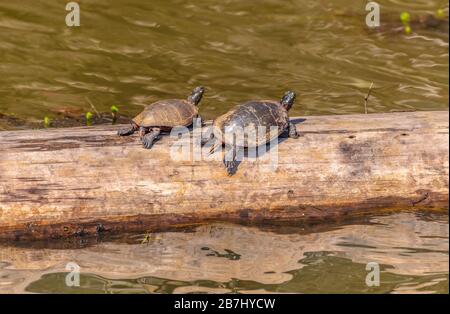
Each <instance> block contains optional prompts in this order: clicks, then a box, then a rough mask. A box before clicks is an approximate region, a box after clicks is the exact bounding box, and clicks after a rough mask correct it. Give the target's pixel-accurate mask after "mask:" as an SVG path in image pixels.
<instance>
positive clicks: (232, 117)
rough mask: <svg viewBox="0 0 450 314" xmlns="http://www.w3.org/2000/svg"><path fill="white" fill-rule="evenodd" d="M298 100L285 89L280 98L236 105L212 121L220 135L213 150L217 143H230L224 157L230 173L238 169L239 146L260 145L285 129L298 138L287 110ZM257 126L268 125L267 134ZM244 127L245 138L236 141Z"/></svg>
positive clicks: (212, 149) (216, 135)
mask: <svg viewBox="0 0 450 314" xmlns="http://www.w3.org/2000/svg"><path fill="white" fill-rule="evenodd" d="M294 101H295V93H294V92H291V91H289V92H286V93H285V94H284V96H283V98H282V99H281V101H280V102H278V101H272V100H252V101H248V102H245V103H242V104H240V105H237V106H236V107H234V108H233V109H231V110H230V111H228V112H227V113H225V114H224V115H222V116H220V117H219V118H217V119H216V120H215V121H214V123H213V134H212V137H213V138H214V137H215V138H216V139H218V141H217V142H216V144H215V145H214V146H213V147H212V148H211V153H212V152H213V151H214V149H215V147H217V144H218V145H220V144H225V145H228V146H231V149H230V150H228V151H227V153H226V154H225V157H224V164H225V167H226V169H227V173H228V174H229V175H233V174H234V173H235V171H236V167H237V162H236V153H237V149H239V147H258V146H260V145H264V144H266V143H268V142H270V141H271V140H272V139H274V138H276V137H278V136H279V135H281V134H282V133H284V132H286V131H287V132H288V135H289V137H291V138H297V137H298V134H297V130H296V128H295V125H294V124H293V123H292V122H289V116H288V111H289V109H291V107H292V105H293V104H294ZM272 126H273V127H277V129H276V130H277V131H278V132H271V127H272ZM258 127H265V134H257V132H258ZM240 131H243V134H242V135H243V136H242V138H241V139H242V142H241V143H236V140H235V137H236V136H237V135H233V134H238V133H239V132H240ZM250 135H253V136H250Z"/></svg>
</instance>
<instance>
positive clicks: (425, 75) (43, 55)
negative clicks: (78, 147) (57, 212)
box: [0, 0, 449, 129]
mask: <svg viewBox="0 0 450 314" xmlns="http://www.w3.org/2000/svg"><path fill="white" fill-rule="evenodd" d="M444 3H445V2H444ZM442 5H443V2H442V1H438V0H433V1H432V0H427V1H414V2H412V1H405V0H387V1H384V2H383V10H382V16H381V20H382V22H383V21H385V20H389V19H392V20H394V21H395V20H398V16H399V13H400V12H402V11H404V10H407V11H409V12H410V13H411V15H412V16H413V17H415V16H417V15H418V14H424V13H434V12H435V11H436V9H438V8H439V7H440V6H442ZM64 6H65V3H61V2H59V1H53V0H44V1H33V0H22V1H1V3H0V56H1V57H0V73H1V74H2V75H0V129H6V128H14V126H15V124H16V121H15V120H14V119H13V118H14V117H15V118H19V119H25V120H30V119H31V120H32V121H38V120H42V119H43V117H44V116H45V115H48V116H50V117H52V118H53V117H54V116H55V117H60V116H61V112H62V111H63V112H77V113H80V114H83V113H84V112H86V111H88V110H92V108H91V106H90V104H89V103H88V101H87V100H86V99H87V98H88V99H90V100H91V101H92V103H94V104H95V106H96V107H97V109H98V110H99V111H102V112H109V108H110V106H111V105H113V104H114V105H118V106H119V107H120V112H121V113H122V114H126V115H128V116H129V117H131V116H133V115H135V114H136V113H138V112H139V111H140V110H141V109H142V106H143V105H144V104H146V103H148V102H152V101H155V100H156V99H161V98H167V97H175V98H178V97H185V95H186V93H187V92H188V91H189V90H190V89H191V88H192V87H193V86H196V85H205V86H207V87H208V90H207V93H206V95H205V100H204V102H202V105H201V107H200V111H201V114H202V116H203V117H204V118H206V119H210V118H213V117H216V116H217V115H218V114H222V113H224V112H225V111H227V110H228V109H229V108H231V107H232V106H233V105H234V104H236V103H237V102H240V101H243V100H247V99H254V98H257V99H261V98H262V99H278V98H279V97H280V96H281V95H282V94H283V92H284V91H285V90H287V89H292V90H295V91H297V92H298V95H299V98H298V101H297V104H296V105H295V106H294V107H293V109H292V111H293V112H292V114H291V115H292V116H295V115H311V114H342V113H362V112H364V108H363V98H364V96H365V94H366V93H367V89H368V87H369V85H370V82H372V81H373V82H375V88H374V90H373V93H372V95H371V99H370V105H369V112H389V111H391V110H411V109H418V110H434V109H447V108H448V100H449V98H448V32H442V31H439V30H415V29H413V34H412V35H410V36H405V35H403V34H382V33H373V32H369V31H368V30H367V28H366V25H365V15H366V14H367V12H366V11H365V10H364V5H360V6H355V5H354V1H351V0H335V1H307V0H293V1H289V2H283V3H282V4H281V3H280V2H279V1H278V0H263V1H259V2H258V5H255V4H254V3H253V2H252V1H241V0H228V1H223V0H221V1H219V0H213V1H212V0H198V1H195V2H192V1H183V0H170V1H168V0H152V1H141V0H127V1H125V0H95V1H94V0H89V1H83V3H82V5H81V27H78V28H68V27H66V26H65V24H64V18H65V14H66V13H67V12H66V11H65V10H64V8H65V7H64ZM445 6H446V7H445V9H446V10H448V3H447V4H445ZM446 12H447V11H446ZM1 114H4V115H6V117H13V118H1Z"/></svg>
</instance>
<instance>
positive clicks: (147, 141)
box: [142, 128, 161, 149]
mask: <svg viewBox="0 0 450 314" xmlns="http://www.w3.org/2000/svg"><path fill="white" fill-rule="evenodd" d="M160 133H161V129H158V128H153V129H152V130H151V131H150V132H149V133H147V134H145V135H144V136H143V137H142V145H143V146H144V148H146V149H150V148H152V146H153V143H154V142H155V140H158V139H159V134H160Z"/></svg>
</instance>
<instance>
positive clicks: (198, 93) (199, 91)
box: [188, 86, 205, 106]
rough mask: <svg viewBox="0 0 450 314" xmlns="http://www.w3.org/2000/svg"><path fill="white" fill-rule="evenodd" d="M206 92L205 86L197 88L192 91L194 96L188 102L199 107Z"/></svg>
mask: <svg viewBox="0 0 450 314" xmlns="http://www.w3.org/2000/svg"><path fill="white" fill-rule="evenodd" d="M204 92H205V88H204V87H203V86H197V87H196V88H194V90H193V91H192V94H191V95H190V96H189V97H188V101H189V102H190V103H191V104H193V105H195V106H197V105H198V103H199V102H200V100H202V96H203V93H204Z"/></svg>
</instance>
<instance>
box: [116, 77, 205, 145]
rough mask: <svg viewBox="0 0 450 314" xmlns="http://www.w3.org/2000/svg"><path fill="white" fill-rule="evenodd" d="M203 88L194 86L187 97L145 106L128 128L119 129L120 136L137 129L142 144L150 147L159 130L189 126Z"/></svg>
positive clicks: (196, 109) (196, 114) (194, 115)
mask: <svg viewBox="0 0 450 314" xmlns="http://www.w3.org/2000/svg"><path fill="white" fill-rule="evenodd" d="M204 91H205V89H204V88H203V87H201V86H199V87H196V88H195V89H194V90H193V91H192V94H191V95H190V96H189V97H188V98H187V99H168V100H160V101H157V102H155V103H152V104H150V105H148V106H146V107H145V109H144V110H143V111H142V112H141V113H140V114H138V115H137V116H136V117H135V118H134V119H133V120H132V121H131V126H130V127H129V128H125V129H120V130H119V131H118V132H117V134H118V135H120V136H127V135H131V134H133V133H134V132H136V131H138V130H139V136H140V137H141V140H142V144H143V146H144V147H145V148H147V149H150V148H151V147H152V145H153V142H154V141H155V140H156V139H158V138H159V134H160V133H161V131H170V130H171V129H172V128H173V127H175V126H190V125H191V124H192V122H193V119H194V118H196V117H198V108H197V105H198V104H199V103H200V100H201V99H202V96H203V93H204Z"/></svg>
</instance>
